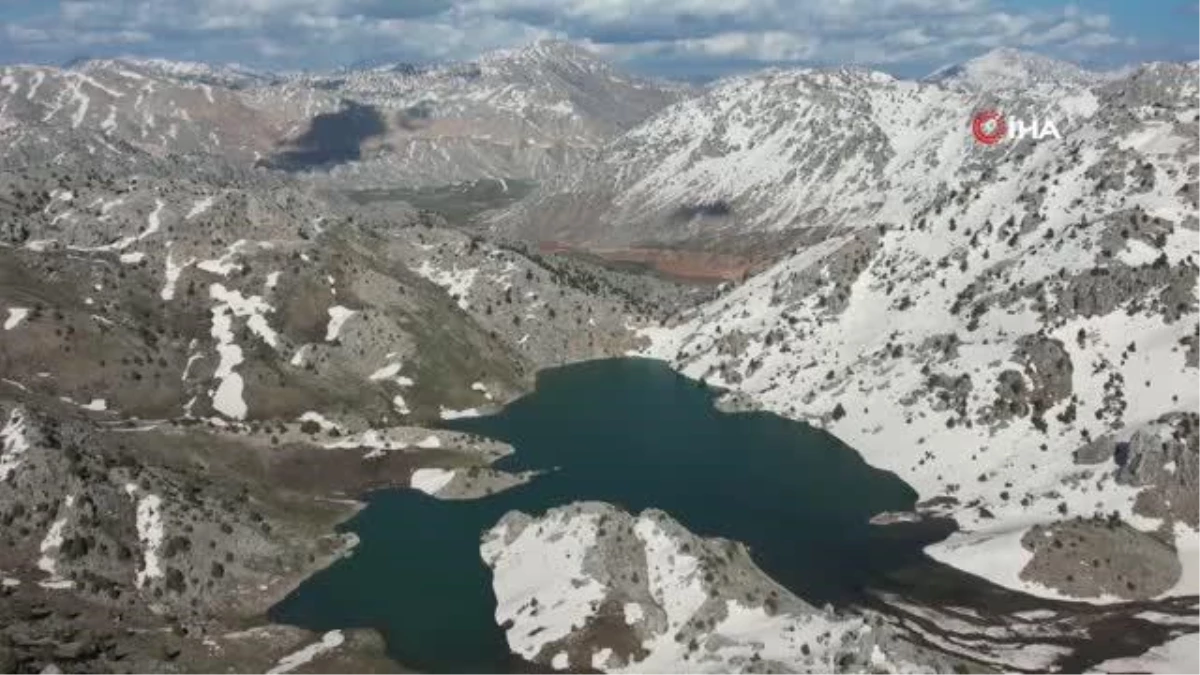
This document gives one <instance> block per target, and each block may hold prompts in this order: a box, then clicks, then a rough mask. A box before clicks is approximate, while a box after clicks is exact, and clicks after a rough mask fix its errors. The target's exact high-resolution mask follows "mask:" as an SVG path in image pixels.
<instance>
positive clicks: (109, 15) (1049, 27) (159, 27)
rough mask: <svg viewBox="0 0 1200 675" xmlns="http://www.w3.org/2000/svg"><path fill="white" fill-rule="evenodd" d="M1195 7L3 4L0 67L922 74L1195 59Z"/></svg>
mask: <svg viewBox="0 0 1200 675" xmlns="http://www.w3.org/2000/svg"><path fill="white" fill-rule="evenodd" d="M1198 20H1200V14H1198V12H1197V0H1189V1H1184V0H1086V1H1080V2H1074V3H1072V2H1060V1H1058V0H0V62H36V63H62V62H66V61H69V60H71V59H74V58H79V57H101V56H121V55H131V56H142V57H163V58H170V59H183V60H198V61H208V62H219V63H228V62H236V63H241V64H244V65H248V66H253V67H266V68H281V69H289V70H291V69H308V68H329V67H335V66H339V65H345V64H350V63H356V62H363V61H368V62H377V61H396V60H402V61H412V62H423V61H431V60H445V59H468V58H471V57H472V56H475V55H476V54H478V53H479V52H482V51H486V50H490V49H496V48H503V47H513V46H519V45H521V44H525V43H528V42H531V41H533V40H535V39H539V38H566V39H571V40H575V41H579V42H582V43H585V44H587V45H589V46H591V47H592V48H593V49H595V50H597V51H599V52H601V53H602V54H604V55H606V56H608V57H609V58H611V59H612V60H615V61H618V62H621V63H624V64H626V65H627V66H628V67H630V68H633V69H635V70H638V71H641V72H646V73H650V74H657V75H665V76H676V77H688V78H704V77H711V76H715V75H723V74H727V73H730V72H736V71H740V70H748V69H754V68H760V67H763V66H768V65H789V64H799V65H828V64H840V63H853V64H858V65H866V66H871V67H876V68H879V69H882V70H885V71H888V72H892V73H894V74H897V75H901V76H914V75H922V74H925V73H927V72H929V71H931V70H933V69H934V68H936V67H938V66H942V65H945V64H948V63H953V62H957V61H961V60H964V59H968V58H971V57H973V56H976V55H978V54H980V53H983V52H986V51H988V50H989V49H992V48H995V47H1015V48H1019V49H1027V50H1031V51H1036V52H1040V53H1043V54H1047V55H1050V56H1054V57H1058V58H1064V59H1067V60H1071V61H1075V62H1078V63H1083V64H1085V65H1090V66H1094V67H1115V66H1122V65H1126V64H1129V63H1134V62H1140V61H1147V60H1185V59H1186V60H1191V59H1196V58H1198V56H1200V55H1198V44H1200V33H1198V31H1200V29H1198V23H1197V22H1198Z"/></svg>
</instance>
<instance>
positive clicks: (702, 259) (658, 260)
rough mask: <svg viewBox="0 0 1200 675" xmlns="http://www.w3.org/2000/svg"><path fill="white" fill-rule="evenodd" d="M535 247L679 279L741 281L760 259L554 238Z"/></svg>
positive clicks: (759, 263) (547, 251) (755, 267)
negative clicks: (585, 245)
mask: <svg viewBox="0 0 1200 675" xmlns="http://www.w3.org/2000/svg"><path fill="white" fill-rule="evenodd" d="M538 249H539V251H541V252H542V253H547V254H557V255H577V256H583V257H587V258H592V259H594V260H598V261H599V262H601V263H607V264H613V265H618V266H635V267H640V268H645V269H649V270H651V271H653V272H655V273H656V274H660V275H662V276H664V277H668V278H671V279H677V280H680V281H695V282H722V281H741V280H743V279H745V278H746V277H748V276H750V275H751V274H754V273H755V272H757V271H759V270H760V269H761V268H762V266H763V262H762V261H761V260H760V259H755V258H750V257H747V256H738V255H731V254H728V253H712V252H708V251H689V250H686V249H671V248H610V249H600V248H581V247H575V246H572V245H570V244H566V243H563V242H558V241H550V242H543V243H541V244H540V245H539V247H538Z"/></svg>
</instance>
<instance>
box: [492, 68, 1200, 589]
mask: <svg viewBox="0 0 1200 675" xmlns="http://www.w3.org/2000/svg"><path fill="white" fill-rule="evenodd" d="M965 70H966V71H967V72H973V70H974V69H973V67H972V66H968V67H967V68H965ZM1067 72H1071V71H1069V70H1068V71H1067ZM1196 75H1197V70H1196V67H1195V66H1194V65H1178V64H1150V65H1147V66H1145V67H1142V68H1140V69H1137V70H1135V71H1133V72H1131V73H1128V74H1125V75H1123V76H1122V77H1119V78H1115V79H1109V78H1101V79H1100V80H1098V81H1097V82H1096V83H1094V84H1087V85H1086V86H1085V85H1082V84H1080V83H1078V82H1070V81H1068V82H1066V83H1063V82H1057V83H1051V82H1048V81H1039V82H1037V83H1035V85H1034V86H1033V87H1032V89H1031V90H1030V92H1025V93H1021V94H1018V96H1019V98H1017V99H1015V101H1016V103H1017V105H1020V106H1022V107H1023V108H1024V109H1028V110H1034V109H1039V110H1047V109H1049V110H1050V111H1051V112H1050V114H1051V115H1053V116H1055V119H1057V120H1061V122H1060V129H1062V131H1063V138H1062V139H1061V140H1057V139H1052V138H1046V139H1042V140H1040V141H1035V140H1033V139H1026V140H1024V141H1020V142H1016V143H1002V144H1001V145H999V146H996V147H984V146H978V145H976V144H975V142H974V141H973V139H972V137H971V134H970V131H969V129H968V128H967V123H966V122H967V120H968V119H969V115H970V111H971V110H973V109H974V108H975V107H976V106H978V105H979V104H980V103H982V102H984V101H994V102H999V103H1001V104H1002V105H1004V106H1006V107H1007V106H1008V103H1007V102H1008V101H1009V100H1010V99H1008V98H1005V97H1006V96H1008V95H1010V94H1008V93H1004V94H1003V95H1002V96H999V97H998V95H997V94H996V93H994V92H989V91H985V92H980V93H978V94H975V93H963V92H962V91H960V90H958V88H951V87H946V86H944V85H943V84H941V83H936V84H928V83H907V82H899V81H895V80H891V79H888V78H883V77H879V76H871V75H868V74H862V73H850V72H844V71H842V72H837V73H828V74H826V73H813V72H808V71H805V72H799V73H772V74H768V75H761V76H755V77H752V78H742V79H738V80H735V81H732V82H726V83H723V84H721V85H718V86H717V87H716V88H714V90H713V91H711V92H709V94H708V95H706V96H705V97H702V98H700V99H695V100H691V101H686V102H683V103H681V104H679V105H677V106H675V107H673V108H671V109H669V110H668V111H665V112H664V113H663V114H661V115H659V116H658V117H657V118H655V119H654V120H652V121H650V122H649V123H647V124H646V125H643V126H642V127H639V128H638V129H635V130H634V131H632V132H631V133H630V134H629V135H628V136H627V137H626V139H622V140H619V141H617V142H614V144H613V145H612V146H610V149H609V153H610V156H611V157H614V158H615V157H621V158H622V161H619V162H618V161H615V160H614V161H613V162H612V165H611V166H610V167H607V168H609V169H610V171H609V172H608V173H607V174H604V173H600V174H592V175H590V176H589V180H592V181H597V182H598V181H600V180H601V179H600V178H599V177H598V176H604V175H606V176H611V177H612V178H611V180H610V182H609V183H607V185H608V186H617V187H616V188H614V189H612V190H611V193H610V194H611V195H613V196H612V198H611V199H610V200H609V201H607V202H605V204H604V208H602V209H598V210H597V211H596V213H599V214H600V215H599V216H598V217H597V219H596V220H593V221H582V222H586V223H588V224H589V225H590V227H585V228H584V229H582V230H580V231H578V232H573V233H563V232H559V231H554V232H552V233H549V234H551V235H553V236H556V237H562V236H567V234H574V235H575V236H578V237H580V238H581V239H582V240H584V241H586V240H589V239H592V240H596V241H601V242H605V241H612V240H613V239H614V238H615V240H616V241H618V242H619V241H621V240H622V239H623V240H625V241H629V240H635V241H636V240H637V239H642V240H659V241H662V240H670V239H676V240H680V239H685V238H688V237H693V238H695V237H702V236H705V235H706V234H708V233H710V232H713V231H715V232H717V233H719V235H720V237H719V238H718V239H717V242H718V245H722V243H723V245H734V246H736V245H737V244H736V239H737V238H738V237H746V236H748V233H754V232H758V231H779V230H787V229H791V230H793V235H794V237H795V239H794V240H793V241H795V242H798V243H795V244H794V246H793V247H792V248H791V249H790V252H787V251H785V252H784V253H783V254H782V255H776V256H774V257H773V258H772V259H773V260H775V262H774V263H773V264H772V265H771V266H770V267H769V268H768V269H766V270H765V271H764V272H762V273H761V274H758V275H757V276H754V277H752V278H750V279H749V280H748V281H746V282H745V283H743V284H740V285H738V286H734V287H730V288H729V289H728V291H727V293H726V294H725V295H724V297H722V298H720V299H717V300H715V301H713V302H711V303H708V304H706V305H704V306H703V307H701V308H699V309H698V310H696V311H695V312H692V313H688V314H685V315H683V316H681V317H679V319H678V321H677V322H674V323H673V324H672V325H669V326H667V327H663V328H660V329H653V330H649V331H647V333H646V334H647V336H648V337H649V338H651V339H652V342H653V346H652V347H651V348H649V349H648V350H647V352H646V353H647V354H650V355H654V356H658V357H661V358H665V359H667V360H669V361H670V362H672V363H673V364H675V365H676V366H677V367H678V368H680V369H682V370H683V372H685V373H688V374H690V375H692V376H695V377H697V378H703V379H706V380H707V381H708V382H710V383H716V384H719V385H722V386H726V387H729V388H731V389H733V390H735V391H737V392H739V393H741V394H743V395H747V396H748V397H749V398H750V399H751V400H753V401H755V402H756V403H757V404H758V405H761V406H762V407H765V408H766V409H769V410H772V411H775V412H778V413H780V414H783V415H786V416H789V417H793V418H801V419H806V420H810V421H811V422H812V423H814V424H817V425H820V426H823V427H825V428H827V429H829V430H831V431H832V432H833V433H834V434H836V435H837V436H839V437H840V438H842V439H843V440H845V441H846V442H847V443H849V444H850V445H851V446H853V447H855V448H856V449H858V450H859V451H860V452H861V453H862V454H863V456H864V457H865V458H866V460H867V461H868V462H870V463H872V464H874V465H876V466H879V467H883V468H887V469H890V470H892V471H895V472H896V473H897V474H898V475H900V476H901V477H902V478H904V480H906V481H907V482H909V483H910V484H912V485H913V486H914V487H915V488H916V489H917V490H918V491H919V492H920V494H921V496H922V498H923V499H926V500H930V501H929V504H930V507H931V508H932V505H934V504H937V505H938V507H937V509H935V510H937V511H938V512H940V513H942V514H946V515H952V516H953V517H954V518H956V519H957V521H958V522H959V524H960V526H962V527H963V528H964V532H963V533H961V534H959V535H956V536H955V537H953V538H951V539H950V540H948V541H947V542H945V543H943V544H939V545H937V546H935V547H934V548H933V549H931V551H930V552H931V554H933V555H934V556H935V557H938V558H939V559H942V560H944V561H947V562H949V563H951V564H953V565H956V566H958V567H961V568H962V569H965V570H967V571H970V572H973V573H977V574H979V575H981V576H985V577H987V578H989V579H992V580H994V581H996V582H998V583H1000V584H1003V585H1006V586H1010V587H1012V588H1014V589H1018V590H1021V591H1024V592H1029V593H1034V594H1043V595H1048V596H1053V597H1075V598H1087V599H1089V600H1091V601H1095V602H1103V601H1112V600H1115V599H1122V598H1124V599H1130V598H1145V597H1155V596H1160V595H1164V596H1165V595H1170V594H1179V595H1189V594H1195V593H1196V589H1197V580H1196V570H1195V567H1194V565H1193V564H1192V563H1191V562H1189V560H1192V558H1193V556H1194V555H1195V552H1196V550H1197V541H1198V539H1197V524H1198V523H1197V515H1196V514H1197V504H1196V501H1195V491H1196V485H1197V452H1198V445H1200V444H1198V442H1197V423H1198V416H1197V412H1198V410H1200V396H1198V394H1197V388H1196V382H1197V375H1198V371H1197V344H1198V342H1200V337H1198V332H1200V325H1198V321H1197V295H1196V282H1197V258H1196V251H1197V246H1198V245H1200V234H1198V229H1200V219H1198V218H1197V189H1198V188H1197V177H1198V174H1200V161H1198V159H1197V156H1198V150H1200V147H1198V142H1197V135H1198V134H1197V131H1198V126H1197V122H1198V120H1200V110H1198V108H1197V84H1196V81H1197V77H1196ZM1037 77H1038V78H1042V77H1046V75H1045V71H1040V72H1039V73H1038V74H1037ZM1005 86H1006V87H1011V86H1012V83H1011V82H1008V83H1006V84H1005ZM789 87H795V89H794V91H795V92H796V93H797V94H802V95H799V96H791V95H788V96H779V95H777V93H778V92H779V91H780V90H785V91H789ZM1005 91H1006V92H1010V91H1012V90H1011V89H1006V90H1005ZM1063 91H1069V92H1071V93H1070V94H1069V95H1067V96H1065V97H1060V96H1058V95H1057V94H1056V95H1055V96H1049V95H1048V94H1047V92H1060V93H1061V92H1063ZM784 99H791V103H790V105H789V104H787V103H785V102H784ZM1035 105H1040V106H1042V107H1040V108H1035V107H1034V106H1035ZM1008 109H1009V110H1011V109H1012V108H1011V107H1009V108H1008ZM785 111H790V112H791V115H790V116H789V114H787V113H786V112H785ZM772 112H774V114H775V117H772V116H771V113H772ZM1043 114H1044V113H1043ZM684 129H692V130H694V132H695V133H694V134H691V135H689V134H687V133H685V132H684V131H683V130H684ZM632 139H638V140H639V141H641V142H640V143H638V142H634V141H633V140H632ZM649 139H654V142H650V141H649ZM637 146H640V147H642V148H645V150H644V151H642V152H638V151H637V150H636V149H635V147H637ZM714 147H715V148H716V150H715V151H714V150H712V148H714ZM789 150H790V152H789ZM706 152H707V153H708V154H705V153H706ZM622 153H624V154H622ZM618 167H626V168H618ZM581 184H583V182H582V181H581ZM535 198H536V199H540V200H543V201H542V202H540V203H547V201H550V203H553V202H552V200H553V197H548V196H546V195H545V194H543V195H540V196H537V197H535ZM561 199H564V200H565V199H567V197H561ZM685 200H686V201H685ZM718 200H720V201H722V202H723V203H725V204H727V207H726V208H725V210H724V212H722V213H721V214H719V216H718V217H701V216H696V217H692V218H689V219H675V220H670V219H668V218H666V217H665V216H666V215H667V214H670V213H671V212H672V211H673V210H676V209H679V208H681V207H682V206H684V205H686V204H688V203H714V202H716V201H718ZM525 206H526V207H529V208H531V209H535V210H536V208H537V203H535V202H532V201H531V202H530V203H529V204H526V205H525ZM509 215H511V214H509ZM576 222H580V221H576ZM728 242H734V243H733V244H730V243H728ZM1097 514H1109V515H1111V514H1117V516H1115V517H1117V518H1119V519H1124V520H1125V521H1126V522H1128V523H1130V524H1131V525H1132V527H1133V528H1134V529H1135V530H1136V531H1137V532H1139V534H1138V535H1136V536H1138V537H1144V538H1146V541H1147V542H1153V541H1156V540H1158V539H1165V540H1166V541H1168V542H1172V545H1173V546H1174V548H1175V550H1176V552H1177V553H1176V554H1177V556H1178V560H1176V558H1174V557H1172V558H1169V560H1168V562H1167V563H1164V564H1159V563H1152V562H1150V561H1149V559H1146V560H1141V561H1140V562H1139V563H1138V564H1139V565H1141V566H1142V567H1143V568H1145V569H1154V570H1157V572H1154V573H1152V574H1150V575H1149V576H1147V577H1144V578H1143V577H1138V576H1135V574H1134V573H1133V572H1131V571H1130V570H1131V569H1134V568H1135V567H1137V566H1136V565H1134V566H1131V567H1129V568H1126V569H1124V570H1119V569H1118V570H1113V571H1111V572H1108V573H1099V572H1091V573H1089V574H1088V575H1087V576H1086V578H1085V577H1081V576H1080V575H1079V574H1077V573H1076V572H1074V571H1071V570H1069V569H1068V568H1069V567H1070V566H1071V565H1073V564H1077V563H1078V559H1077V558H1078V554H1074V553H1072V554H1063V553H1061V552H1058V551H1057V549H1053V548H1051V547H1046V546H1043V545H1042V544H1043V542H1044V539H1039V537H1051V536H1052V535H1053V534H1054V533H1055V532H1059V531H1062V530H1063V529H1064V528H1068V526H1067V525H1066V524H1065V523H1067V522H1068V521H1070V520H1071V519H1074V518H1077V517H1082V518H1084V519H1089V518H1092V517H1093V516H1094V515H1097ZM1090 522H1092V523H1093V524H1092V525H1084V526H1081V527H1083V528H1084V529H1085V530H1086V531H1087V533H1088V536H1089V537H1094V541H1095V540H1098V543H1096V544H1095V545H1096V547H1097V550H1101V551H1103V550H1111V547H1112V546H1119V545H1118V544H1116V543H1114V542H1115V540H1114V542H1107V543H1106V542H1105V539H1106V537H1109V536H1110V535H1107V534H1105V533H1106V532H1107V531H1108V530H1106V529H1105V528H1106V527H1108V526H1106V525H1105V524H1104V523H1103V522H1096V521H1090ZM1070 527H1074V526H1070ZM1109 529H1110V530H1111V527H1110V528H1109ZM1046 533H1050V534H1046ZM1147 546H1149V548H1153V546H1151V545H1150V544H1147ZM1147 550H1149V549H1147ZM1072 555H1074V556H1075V557H1072ZM1139 555H1140V554H1139ZM1147 555H1148V554H1147ZM1064 570H1067V571H1064Z"/></svg>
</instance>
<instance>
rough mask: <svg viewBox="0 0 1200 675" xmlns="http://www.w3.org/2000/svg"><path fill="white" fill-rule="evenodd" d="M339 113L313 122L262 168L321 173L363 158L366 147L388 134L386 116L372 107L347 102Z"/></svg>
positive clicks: (264, 161)
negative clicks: (371, 141) (321, 170)
mask: <svg viewBox="0 0 1200 675" xmlns="http://www.w3.org/2000/svg"><path fill="white" fill-rule="evenodd" d="M342 103H343V106H344V107H343V108H342V109H341V110H339V111H338V112H334V113H324V114H321V115H317V116H316V117H314V118H313V119H312V123H311V124H310V125H309V127H308V131H306V132H304V135H302V136H300V137H299V138H297V139H295V140H294V141H291V142H288V143H287V144H284V145H283V148H284V149H282V150H280V151H279V152H277V153H276V154H275V155H273V156H271V157H269V158H267V159H263V160H260V161H259V165H260V166H265V167H268V168H272V169H281V170H283V171H305V170H309V169H321V168H328V167H331V166H336V165H338V164H345V163H346V162H353V161H355V160H358V159H361V158H362V144H363V142H364V141H366V140H367V139H368V138H372V137H375V136H382V135H383V133H384V132H385V131H387V125H386V124H384V119H383V116H382V115H380V114H379V111H378V110H377V109H376V108H374V107H372V106H369V105H361V104H359V103H355V102H353V101H343V102H342Z"/></svg>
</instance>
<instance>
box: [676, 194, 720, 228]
mask: <svg viewBox="0 0 1200 675" xmlns="http://www.w3.org/2000/svg"><path fill="white" fill-rule="evenodd" d="M731 213H733V206H732V205H730V204H729V202H727V201H725V200H724V199H718V200H715V201H710V202H701V203H699V204H686V205H683V206H680V207H679V208H677V209H675V210H674V211H673V212H672V213H671V220H673V221H675V222H680V221H687V220H691V219H693V218H723V217H725V216H728V215H730V214H731Z"/></svg>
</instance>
